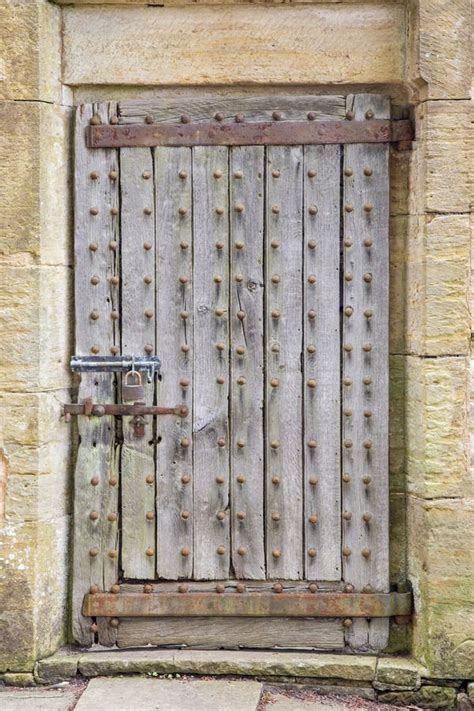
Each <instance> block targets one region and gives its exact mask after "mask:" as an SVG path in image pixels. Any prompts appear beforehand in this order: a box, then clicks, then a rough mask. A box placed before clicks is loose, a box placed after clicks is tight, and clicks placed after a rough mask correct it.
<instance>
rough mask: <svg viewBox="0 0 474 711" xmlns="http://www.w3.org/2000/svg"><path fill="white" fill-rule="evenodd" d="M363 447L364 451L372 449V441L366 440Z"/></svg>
mask: <svg viewBox="0 0 474 711" xmlns="http://www.w3.org/2000/svg"><path fill="white" fill-rule="evenodd" d="M362 445H363V447H364V449H372V441H371V440H370V439H365V440H364V441H363V443H362Z"/></svg>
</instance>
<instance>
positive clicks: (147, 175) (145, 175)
mask: <svg viewBox="0 0 474 711" xmlns="http://www.w3.org/2000/svg"><path fill="white" fill-rule="evenodd" d="M142 178H143V179H144V180H149V179H150V178H151V173H150V171H149V170H144V171H143V173H142Z"/></svg>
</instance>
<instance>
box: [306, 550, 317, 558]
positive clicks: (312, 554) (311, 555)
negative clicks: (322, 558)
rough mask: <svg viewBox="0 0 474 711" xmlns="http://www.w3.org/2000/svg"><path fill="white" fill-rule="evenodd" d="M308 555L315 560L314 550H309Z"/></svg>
mask: <svg viewBox="0 0 474 711" xmlns="http://www.w3.org/2000/svg"><path fill="white" fill-rule="evenodd" d="M308 555H309V557H310V558H316V555H317V551H316V548H309V549H308Z"/></svg>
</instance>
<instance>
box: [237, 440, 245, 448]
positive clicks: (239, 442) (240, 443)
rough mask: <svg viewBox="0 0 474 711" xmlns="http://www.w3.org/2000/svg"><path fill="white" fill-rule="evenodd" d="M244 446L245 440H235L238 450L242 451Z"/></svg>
mask: <svg viewBox="0 0 474 711" xmlns="http://www.w3.org/2000/svg"><path fill="white" fill-rule="evenodd" d="M245 444H246V443H245V440H243V439H238V440H237V447H238V448H239V449H244V447H245Z"/></svg>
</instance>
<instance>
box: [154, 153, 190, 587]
mask: <svg viewBox="0 0 474 711" xmlns="http://www.w3.org/2000/svg"><path fill="white" fill-rule="evenodd" d="M155 182H156V242H157V258H156V290H157V319H156V340H157V344H158V352H159V355H160V357H161V359H162V364H163V365H162V372H161V376H160V382H159V384H158V402H159V404H160V405H164V406H165V405H169V404H170V403H173V404H176V405H179V404H182V405H186V406H187V407H188V408H189V413H190V415H189V416H188V418H185V419H182V418H175V417H162V418H158V419H157V439H158V445H157V471H158V480H157V481H158V494H157V511H158V520H157V551H158V558H157V574H158V576H159V577H161V578H168V579H177V578H189V577H191V575H192V570H193V483H192V474H193V472H192V447H183V441H185V442H191V413H192V403H193V382H192V380H193V379H192V375H193V373H192V362H193V358H194V351H193V295H192V289H191V287H190V285H189V282H190V281H191V274H192V263H193V247H192V219H191V214H192V213H191V211H192V207H191V191H192V175H191V151H190V149H188V148H157V149H156V151H155ZM184 211H185V212H184ZM181 213H183V214H181ZM183 277H185V278H188V279H189V282H187V283H184V284H183V283H181V281H180V279H181V278H183ZM183 554H184V555H183Z"/></svg>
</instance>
